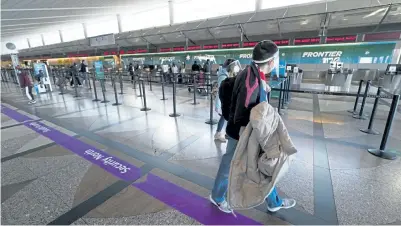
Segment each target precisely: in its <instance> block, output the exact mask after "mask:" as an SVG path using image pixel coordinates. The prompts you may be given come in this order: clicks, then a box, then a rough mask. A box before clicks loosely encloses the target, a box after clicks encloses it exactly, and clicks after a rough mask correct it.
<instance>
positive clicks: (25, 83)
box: [16, 65, 36, 104]
mask: <svg viewBox="0 0 401 226" xmlns="http://www.w3.org/2000/svg"><path fill="white" fill-rule="evenodd" d="M16 68H17V70H18V72H19V81H20V86H21V88H22V89H24V90H25V89H26V88H28V93H27V94H28V95H29V96H30V99H31V100H30V101H29V102H28V104H34V103H36V100H35V97H34V96H33V94H32V89H33V83H32V81H31V79H30V78H29V76H28V73H27V72H26V71H25V70H23V71H22V70H21V69H22V68H21V67H20V66H19V65H18V66H17V67H16Z"/></svg>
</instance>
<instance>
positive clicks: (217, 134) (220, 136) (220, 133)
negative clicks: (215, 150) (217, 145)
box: [214, 132, 227, 143]
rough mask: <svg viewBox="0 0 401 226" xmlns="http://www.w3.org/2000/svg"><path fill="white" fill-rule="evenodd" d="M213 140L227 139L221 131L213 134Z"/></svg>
mask: <svg viewBox="0 0 401 226" xmlns="http://www.w3.org/2000/svg"><path fill="white" fill-rule="evenodd" d="M214 140H218V141H220V142H224V143H225V142H227V140H226V138H225V137H224V135H223V133H222V132H217V133H216V134H215V135H214Z"/></svg>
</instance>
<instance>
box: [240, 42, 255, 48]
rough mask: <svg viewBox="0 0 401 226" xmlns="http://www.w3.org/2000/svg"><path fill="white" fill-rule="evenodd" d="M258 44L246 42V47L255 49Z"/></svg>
mask: <svg viewBox="0 0 401 226" xmlns="http://www.w3.org/2000/svg"><path fill="white" fill-rule="evenodd" d="M256 44H258V42H244V45H243V46H244V47H255V46H256Z"/></svg>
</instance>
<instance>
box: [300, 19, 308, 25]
mask: <svg viewBox="0 0 401 226" xmlns="http://www.w3.org/2000/svg"><path fill="white" fill-rule="evenodd" d="M308 23H309V20H303V21H301V25H307V24H308Z"/></svg>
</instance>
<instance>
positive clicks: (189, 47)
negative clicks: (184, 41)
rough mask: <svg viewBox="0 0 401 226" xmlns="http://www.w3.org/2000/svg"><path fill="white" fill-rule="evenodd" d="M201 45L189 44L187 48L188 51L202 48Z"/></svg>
mask: <svg viewBox="0 0 401 226" xmlns="http://www.w3.org/2000/svg"><path fill="white" fill-rule="evenodd" d="M200 49H201V46H188V48H187V50H188V51H194V50H200Z"/></svg>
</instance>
